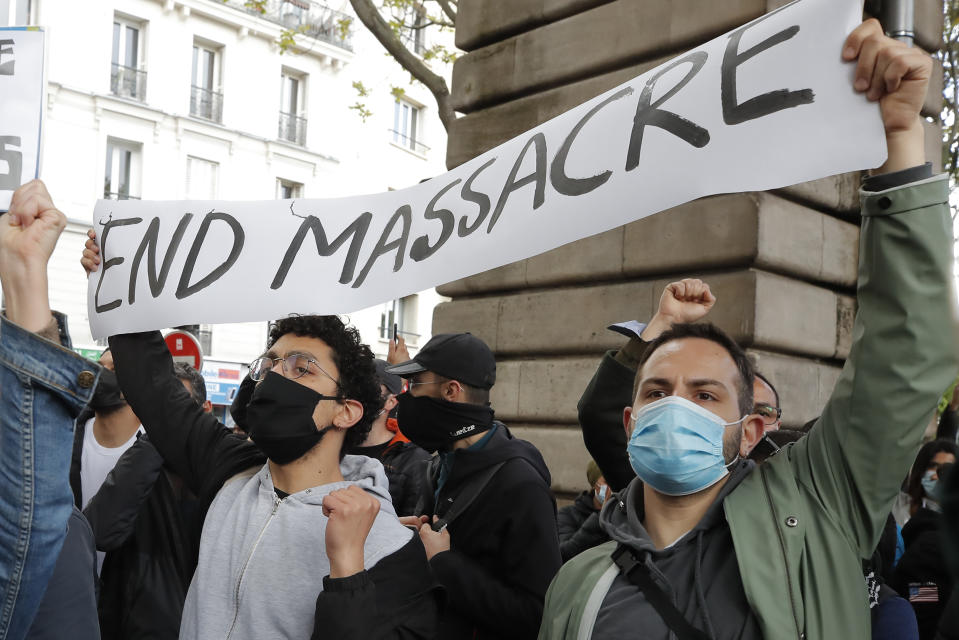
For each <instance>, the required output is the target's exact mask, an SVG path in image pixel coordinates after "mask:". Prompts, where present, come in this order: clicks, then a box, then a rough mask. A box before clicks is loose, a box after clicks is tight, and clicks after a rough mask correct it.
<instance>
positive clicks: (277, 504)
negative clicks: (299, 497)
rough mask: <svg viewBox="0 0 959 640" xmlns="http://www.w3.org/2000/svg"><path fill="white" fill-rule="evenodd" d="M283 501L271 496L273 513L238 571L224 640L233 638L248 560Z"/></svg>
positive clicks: (250, 558) (251, 557)
mask: <svg viewBox="0 0 959 640" xmlns="http://www.w3.org/2000/svg"><path fill="white" fill-rule="evenodd" d="M283 500H286V498H283ZM283 500H281V499H280V498H279V497H277V496H276V495H274V496H273V511H271V512H270V517H269V518H267V519H266V522H265V523H263V528H262V529H260V533H259V534H258V535H257V536H256V540H255V541H254V542H253V547H252V548H251V549H250V554H249V555H248V556H247V557H246V561H245V562H244V563H243V568H242V569H240V576H239V577H238V578H237V580H236V588H235V589H234V590H233V622H232V623H230V631H229V633H227V634H226V640H230V638H231V637H232V636H233V630H234V629H235V628H236V620H237V618H238V617H239V616H240V584H241V583H242V582H243V575H244V574H245V573H246V569H247V567H249V566H250V560H252V559H253V554H254V553H256V548H257V546H259V544H260V540H262V539H263V534H264V533H266V528H267V527H268V526H270V523H271V522H272V521H273V516H275V515H276V510H277V509H279V508H280V503H281V502H283Z"/></svg>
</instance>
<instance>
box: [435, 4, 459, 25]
mask: <svg viewBox="0 0 959 640" xmlns="http://www.w3.org/2000/svg"><path fill="white" fill-rule="evenodd" d="M436 4H438V5H439V6H440V8H441V9H442V10H443V13H445V14H446V17H447V18H449V19H450V21H451V22H453V23H455V22H456V9H454V8H453V6H452V3H451V2H450V0H436Z"/></svg>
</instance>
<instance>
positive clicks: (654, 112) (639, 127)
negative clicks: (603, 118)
mask: <svg viewBox="0 0 959 640" xmlns="http://www.w3.org/2000/svg"><path fill="white" fill-rule="evenodd" d="M708 57H709V54H707V53H706V52H705V51H693V52H691V53H688V54H686V55H685V56H683V57H682V58H678V59H676V60H674V61H673V62H672V63H671V64H669V65H667V66H665V67H663V68H662V69H660V70H659V72H657V73H656V74H655V75H654V76H652V77H651V78H650V79H649V80H647V81H646V86H645V87H643V92H642V94H640V96H639V104H638V105H637V106H636V115H635V116H633V133H632V135H631V136H630V138H629V149H627V151H626V171H632V170H633V169H635V168H636V167H638V166H639V156H640V153H641V152H642V150H643V134H644V133H645V131H646V126H647V125H649V126H653V127H659V128H660V129H664V130H666V131H668V132H670V133H671V134H673V135H674V136H676V137H677V138H679V139H680V140H684V141H686V142H687V143H689V144H691V145H692V146H694V147H696V148H697V149H702V148H703V147H705V146H706V145H707V144H709V131H707V130H706V129H704V128H703V127H701V126H699V125H698V124H696V123H695V122H693V121H691V120H687V119H686V118H683V117H681V116H678V115H676V114H675V113H673V112H672V111H665V110H663V109H660V108H659V107H660V105H662V104H663V103H664V102H666V101H667V100H669V99H670V98H672V97H673V96H674V95H676V94H677V93H679V91H680V89H682V88H683V87H685V86H686V85H687V84H689V81H690V80H692V79H693V77H695V75H696V74H697V73H699V71H700V70H701V69H702V68H703V65H704V64H706V59H707V58H708ZM681 64H689V65H690V67H689V71H688V72H687V73H686V75H685V76H684V77H683V79H682V80H681V81H680V82H679V84H677V85H676V86H675V87H673V88H672V89H670V90H669V91H667V92H666V93H664V94H663V95H662V97H660V98H659V100H657V101H655V102H652V99H653V87H654V86H656V81H657V80H659V79H660V78H661V77H662V76H663V74H665V73H667V72H668V71H671V70H672V69H674V68H675V67H678V66H679V65H681Z"/></svg>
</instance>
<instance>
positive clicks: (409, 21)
mask: <svg viewBox="0 0 959 640" xmlns="http://www.w3.org/2000/svg"><path fill="white" fill-rule="evenodd" d="M394 16H395V17H396V19H397V21H398V22H399V23H400V25H402V26H401V30H400V39H401V40H402V42H403V44H405V45H406V46H407V48H409V49H412V50H413V53H415V54H416V55H418V56H421V55H423V53H425V52H426V26H427V25H428V24H429V18H428V17H427V16H426V9H425V8H424V7H423V6H422V5H410V6H407V7H406V9H405V10H403V12H402V15H399V16H396V15H395V14H394Z"/></svg>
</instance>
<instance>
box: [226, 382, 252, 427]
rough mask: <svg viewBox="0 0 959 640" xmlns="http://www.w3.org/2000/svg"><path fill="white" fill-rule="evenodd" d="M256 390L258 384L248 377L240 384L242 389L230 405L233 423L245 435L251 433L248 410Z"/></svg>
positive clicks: (237, 392) (238, 390)
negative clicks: (247, 415) (247, 421)
mask: <svg viewBox="0 0 959 640" xmlns="http://www.w3.org/2000/svg"><path fill="white" fill-rule="evenodd" d="M254 389H256V382H254V381H253V378H251V377H250V376H247V377H245V378H243V382H241V383H240V388H239V389H237V391H236V396H235V397H234V398H233V402H232V404H230V415H231V416H233V422H235V423H236V426H237V427H238V428H239V429H240V430H241V431H243V432H244V433H249V431H250V429H249V425H248V424H247V423H246V409H247V407H248V406H249V405H250V398H252V397H253V390H254Z"/></svg>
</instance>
